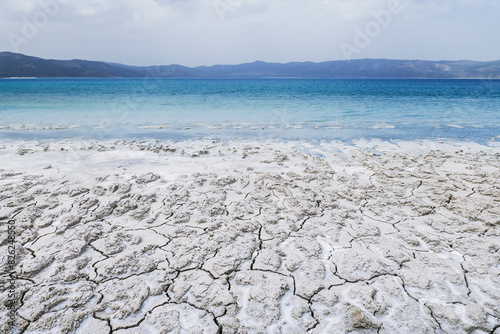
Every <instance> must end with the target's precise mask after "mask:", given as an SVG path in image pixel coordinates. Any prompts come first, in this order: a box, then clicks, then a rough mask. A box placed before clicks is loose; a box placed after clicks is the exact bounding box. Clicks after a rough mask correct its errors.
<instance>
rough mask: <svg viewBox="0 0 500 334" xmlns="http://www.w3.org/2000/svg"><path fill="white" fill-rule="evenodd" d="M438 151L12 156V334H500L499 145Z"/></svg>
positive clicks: (0, 190) (289, 147)
mask: <svg viewBox="0 0 500 334" xmlns="http://www.w3.org/2000/svg"><path fill="white" fill-rule="evenodd" d="M426 145H427V146H426ZM426 145H424V144H421V145H417V144H414V143H413V144H411V145H410V144H408V145H407V146H406V147H404V145H402V144H401V145H398V144H397V143H389V142H376V141H375V142H364V143H359V144H358V145H346V144H341V143H330V144H322V145H316V146H312V145H309V144H305V143H293V142H290V143H277V142H263V143H257V142H235V143H229V144H228V143H219V142H215V141H214V142H210V141H192V142H178V143H175V142H169V143H161V142H135V141H117V142H78V141H55V142H50V143H32V142H16V141H14V142H4V143H1V144H0V157H1V159H2V163H1V164H0V223H1V227H0V229H1V233H0V260H1V262H2V263H1V265H2V268H3V269H5V268H6V267H7V261H8V260H7V259H8V258H7V254H8V250H7V247H8V242H7V241H8V240H7V235H8V234H7V226H8V225H9V224H10V225H13V226H15V232H16V252H17V253H16V255H17V261H16V267H15V270H16V272H17V276H18V278H17V281H16V292H17V293H18V307H19V308H18V311H17V313H18V315H17V325H16V327H15V328H10V327H9V324H8V317H7V316H6V315H7V311H8V310H7V308H6V305H5V303H2V304H1V305H0V315H1V317H0V319H1V320H0V330H1V332H2V333H10V332H9V331H10V330H12V331H13V332H16V333H26V334H27V333H97V334H101V333H102V334H107V333H116V334H118V333H120V334H126V333H214V334H216V333H290V334H291V333H294V334H298V333H476V334H480V333H495V334H497V333H500V329H499V326H500V252H499V249H500V159H499V158H500V154H499V152H500V149H499V148H497V147H486V146H479V145H476V146H474V145H472V144H471V145H468V144H463V143H462V144H461V143H451V144H446V143H443V144H441V145H440V144H438V143H430V144H429V143H427V144H426ZM2 273H3V275H2V276H0V281H2V290H1V293H0V296H1V299H2V300H4V301H5V300H7V292H8V291H7V289H6V288H5V287H6V286H7V281H8V278H9V276H8V274H7V273H6V272H5V270H3V271H2Z"/></svg>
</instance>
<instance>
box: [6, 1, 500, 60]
mask: <svg viewBox="0 0 500 334" xmlns="http://www.w3.org/2000/svg"><path fill="white" fill-rule="evenodd" d="M499 18H500V0H22V1H20V0H1V1H0V51H11V52H19V53H23V54H27V55H31V56H37V57H41V58H50V59H88V60H101V61H109V62H117V63H123V64H128V65H143V66H144V65H169V64H180V65H185V66H200V65H214V64H239V63H247V62H253V61H256V60H261V61H266V62H280V63H285V62H291V61H313V62H321V61H329V60H346V59H361V58H390V59H425V60H464V59H467V60H482V61H488V60H499V59H500V33H499V32H500V19H499Z"/></svg>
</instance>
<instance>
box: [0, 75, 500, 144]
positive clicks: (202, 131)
mask: <svg viewBox="0 0 500 334" xmlns="http://www.w3.org/2000/svg"><path fill="white" fill-rule="evenodd" d="M499 102H500V80H337V79H159V78H145V79H143V78H137V79H21V80H19V79H4V80H0V128H1V129H0V136H1V137H3V138H19V137H21V138H27V137H28V138H32V139H36V138H53V137H56V138H57V137H75V136H83V137H87V138H114V137H150V138H151V137H152V138H175V139H181V138H192V137H207V136H209V137H238V138H283V139H306V140H307V139H311V138H314V139H340V140H343V139H346V140H348V139H354V138H368V137H376V138H381V139H401V140H415V139H436V138H450V139H457V140H473V141H478V142H483V141H488V140H491V138H495V137H497V136H499V135H500V103H499Z"/></svg>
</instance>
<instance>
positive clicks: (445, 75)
mask: <svg viewBox="0 0 500 334" xmlns="http://www.w3.org/2000/svg"><path fill="white" fill-rule="evenodd" d="M11 77H43V78H47V77H70V78H77V77H81V78H92V77H96V78H106V77H108V78H112V77H172V78H174V77H180V78H186V77H241V78H263V77H277V78H290V77H292V78H399V79H404V78H408V79H410V78H420V79H439V78H442V79H482V78H486V79H500V61H490V62H478V61H426V60H390V59H360V60H345V61H327V62H322V63H312V62H300V63H299V62H293V63H287V64H280V63H266V62H262V61H256V62H253V63H248V64H240V65H215V66H199V67H194V68H191V67H186V66H180V65H162V66H146V67H140V66H128V65H122V64H116V63H107V62H101V61H87V60H79V59H73V60H52V59H42V58H37V57H30V56H25V55H22V54H18V53H12V52H0V78H11Z"/></svg>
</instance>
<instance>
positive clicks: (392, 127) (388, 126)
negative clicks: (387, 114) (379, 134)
mask: <svg viewBox="0 0 500 334" xmlns="http://www.w3.org/2000/svg"><path fill="white" fill-rule="evenodd" d="M394 128H395V126H394V125H392V124H387V123H381V124H375V125H374V126H372V129H394Z"/></svg>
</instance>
